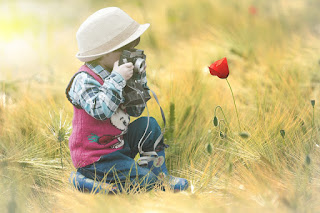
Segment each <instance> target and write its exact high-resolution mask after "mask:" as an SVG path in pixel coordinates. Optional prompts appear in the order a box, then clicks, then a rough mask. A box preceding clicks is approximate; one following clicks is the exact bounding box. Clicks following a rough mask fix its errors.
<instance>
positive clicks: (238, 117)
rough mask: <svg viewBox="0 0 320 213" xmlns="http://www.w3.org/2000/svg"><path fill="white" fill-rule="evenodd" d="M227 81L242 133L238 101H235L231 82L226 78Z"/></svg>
mask: <svg viewBox="0 0 320 213" xmlns="http://www.w3.org/2000/svg"><path fill="white" fill-rule="evenodd" d="M226 81H227V83H228V85H229V88H230V90H231V94H232V98H233V103H234V107H235V108H236V113H237V118H238V124H239V129H240V132H241V126H240V120H239V115H238V109H237V105H236V101H235V99H234V95H233V91H232V88H231V86H230V83H229V81H228V79H227V78H226Z"/></svg>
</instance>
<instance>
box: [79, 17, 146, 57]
mask: <svg viewBox="0 0 320 213" xmlns="http://www.w3.org/2000/svg"><path fill="white" fill-rule="evenodd" d="M139 26H140V25H139V24H138V23H137V22H135V21H134V22H132V23H131V24H130V25H129V26H128V27H127V28H126V29H125V30H123V31H122V32H121V33H119V34H118V35H117V36H116V37H114V38H113V39H111V40H110V41H108V42H106V43H104V44H102V45H100V46H99V47H96V48H94V49H92V50H89V51H86V52H83V53H80V54H79V55H80V56H88V55H94V54H99V53H103V52H106V51H108V50H112V49H114V48H115V47H116V46H117V45H119V44H121V42H123V41H124V40H125V39H127V38H129V37H130V36H131V35H132V34H133V33H134V32H135V31H137V29H138V28H139Z"/></svg>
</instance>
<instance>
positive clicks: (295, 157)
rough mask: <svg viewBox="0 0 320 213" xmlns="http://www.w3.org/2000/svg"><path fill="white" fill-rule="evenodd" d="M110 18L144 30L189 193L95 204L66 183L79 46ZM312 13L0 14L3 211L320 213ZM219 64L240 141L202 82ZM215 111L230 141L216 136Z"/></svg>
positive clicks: (226, 107) (142, 8)
mask: <svg viewBox="0 0 320 213" xmlns="http://www.w3.org/2000/svg"><path fill="white" fill-rule="evenodd" d="M108 6H118V7H120V8H122V9H123V10H124V11H126V12H127V13H128V14H129V15H130V16H131V17H133V18H134V19H135V20H137V21H138V22H139V23H151V27H150V28H149V29H148V31H147V32H146V33H145V34H144V35H143V36H142V37H141V43H140V44H139V46H138V48H140V49H144V50H145V53H146V54H147V66H148V70H147V76H148V85H149V87H150V88H152V89H153V90H154V91H155V92H156V93H157V95H158V97H159V101H160V103H161V105H162V107H163V108H164V111H165V114H166V117H167V120H168V125H167V129H166V135H165V140H166V141H165V143H167V144H169V145H170V148H168V149H167V150H166V153H167V161H166V162H167V166H168V168H169V170H170V173H171V174H173V175H176V176H180V177H184V178H187V179H188V180H189V182H190V184H191V186H190V187H189V189H188V191H186V192H182V193H172V192H170V191H166V192H159V191H151V192H148V193H138V194H134V193H130V194H122V195H116V196H107V195H102V194H98V195H93V194H83V193H80V192H78V191H75V190H74V189H73V188H72V187H71V185H70V184H69V182H68V177H69V174H70V172H71V171H74V170H75V169H74V167H73V165H72V163H71V159H70V154H69V150H68V136H69V135H70V132H71V121H72V114H73V109H72V105H71V104H70V103H69V102H68V100H67V99H66V97H65V94H64V91H65V88H66V85H67V84H68V82H69V80H70V78H71V76H72V75H73V74H74V73H75V72H76V71H77V70H78V68H79V67H80V66H81V64H82V63H81V62H80V61H78V60H77V59H76V58H75V54H76V52H77V44H76V39H75V33H76V31H77V29H78V27H79V25H80V24H81V23H82V22H83V21H84V20H85V19H86V18H87V17H88V16H89V15H90V14H92V13H93V12H95V11H96V10H98V9H100V8H104V7H108ZM319 9H320V2H319V1H317V0H294V1H290V0H270V1H258V0H243V1H241V3H240V1H237V0H230V1H225V0H224V1H223V0H215V1H213V0H212V1H210V0H188V1H185V0H184V1H183V0H174V1H169V0H162V1H156V0H155V1H147V0H132V1H124V0H119V1H110V0H109V1H108V0H106V1H102V0H95V1H93V0H86V1H85V0H77V1H76V0H66V1H53V0H43V1H36V0H10V1H9V0H0V11H1V13H0V17H1V18H0V26H1V28H2V30H1V32H0V47H1V48H0V53H1V57H0V62H1V71H0V211H1V212H10V213H11V212H145V213H158V212H320V199H319V197H320V126H319V124H320V116H319V113H320V107H319V106H320V99H319V98H320V72H319V70H320V55H319V52H320V40H319V36H320V22H319V20H320V13H319ZM223 57H227V59H228V63H229V69H230V75H229V77H228V81H229V82H230V84H231V86H232V89H233V92H234V96H235V101H236V104H237V107H238V112H239V120H240V123H241V130H242V131H246V132H248V133H250V137H249V138H247V139H244V138H242V137H240V136H239V126H238V119H237V115H236V111H235V108H234V102H233V99H232V95H231V92H230V89H229V87H228V84H227V82H226V80H223V79H219V78H218V77H215V76H211V75H210V74H209V69H208V66H209V65H210V64H211V63H213V62H214V61H216V60H219V59H221V58H223ZM311 100H315V105H314V107H313V106H312V104H311ZM148 106H149V110H150V114H151V115H152V116H153V117H155V118H156V119H157V120H158V122H159V124H160V125H163V123H162V119H161V114H160V112H159V109H158V106H157V104H156V102H155V101H154V100H151V101H149V102H148ZM217 106H221V108H222V110H223V113H224V114H225V117H224V116H223V113H222V112H221V110H219V109H218V110H217V114H216V115H217V117H218V119H219V120H221V119H224V120H225V121H227V123H228V125H227V124H224V123H223V122H220V124H221V131H222V133H223V134H226V135H227V137H226V138H221V137H220V131H219V127H215V126H214V125H213V118H214V113H215V108H216V107H217ZM143 115H146V112H144V114H143ZM133 119H134V118H132V120H133ZM226 130H227V131H226ZM280 130H284V132H285V134H282V135H281V133H280ZM282 133H283V131H282ZM60 145H61V147H62V162H63V168H62V167H61V159H60ZM210 149H212V151H211V150H210Z"/></svg>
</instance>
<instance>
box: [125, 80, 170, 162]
mask: <svg viewBox="0 0 320 213" xmlns="http://www.w3.org/2000/svg"><path fill="white" fill-rule="evenodd" d="M129 87H130V86H129ZM130 88H131V89H133V90H135V91H136V92H137V93H138V94H139V95H140V96H141V99H142V100H143V103H144V105H145V107H146V109H147V113H148V121H147V126H146V129H145V131H144V133H143V135H142V137H141V138H140V141H139V143H138V150H139V154H140V158H139V159H138V161H137V162H138V165H139V166H141V165H146V164H148V162H149V161H152V160H154V159H156V158H157V157H158V154H157V153H156V151H155V149H156V147H157V145H158V144H159V143H160V141H161V139H162V138H163V135H164V132H165V127H166V118H165V115H164V112H163V109H162V107H161V106H160V103H159V100H158V97H157V95H156V94H155V92H154V91H153V90H151V89H150V91H151V92H152V94H153V97H154V99H155V100H156V102H157V104H158V105H159V107H160V112H161V116H162V120H163V123H164V127H163V130H162V131H161V134H160V135H159V137H158V138H157V139H156V141H155V142H154V146H153V150H154V151H148V152H145V151H143V150H142V146H143V144H144V143H145V142H146V140H147V139H148V137H149V136H150V134H151V133H152V132H150V133H149V134H148V135H147V136H146V137H145V135H146V133H147V130H148V127H149V121H150V115H149V109H148V106H147V103H146V101H145V100H144V97H143V94H142V93H141V91H140V90H138V89H136V88H134V87H130ZM143 138H144V140H143Z"/></svg>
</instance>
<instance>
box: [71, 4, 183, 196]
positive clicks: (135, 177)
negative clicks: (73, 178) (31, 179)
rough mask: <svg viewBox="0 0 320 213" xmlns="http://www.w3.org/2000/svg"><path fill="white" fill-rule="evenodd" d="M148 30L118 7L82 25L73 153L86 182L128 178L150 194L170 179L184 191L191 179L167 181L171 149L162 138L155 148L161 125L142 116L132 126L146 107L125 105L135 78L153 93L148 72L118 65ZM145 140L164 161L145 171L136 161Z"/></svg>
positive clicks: (75, 80)
mask: <svg viewBox="0 0 320 213" xmlns="http://www.w3.org/2000/svg"><path fill="white" fill-rule="evenodd" d="M148 27H149V24H143V25H140V24H138V23H137V22H135V21H134V20H133V19H132V18H131V17H129V16H128V15H127V14H126V13H125V12H124V11H122V10H121V9H119V8H116V7H110V8H104V9H101V10H99V11H97V12H95V13H94V14H92V15H91V16H89V17H88V18H87V20H85V21H84V22H83V23H82V25H81V26H80V28H79V30H78V32H77V35H76V37H77V41H78V47H79V52H78V53H77V55H76V57H77V58H78V59H79V60H80V61H83V62H85V64H84V65H83V66H81V67H80V69H79V71H78V72H77V73H76V74H75V75H74V76H73V78H72V79H71V81H70V83H69V85H68V87H67V89H66V95H67V98H68V100H69V101H70V102H71V103H72V104H73V106H74V117H73V121H72V125H73V130H72V134H71V136H70V139H69V148H70V154H71V158H72V162H73V164H74V166H75V167H76V168H77V172H78V173H81V174H82V175H84V176H85V177H86V178H91V179H96V180H100V181H101V180H103V181H106V182H107V183H114V182H116V181H120V182H124V181H125V180H126V178H127V177H129V178H130V179H131V181H132V183H136V184H139V185H140V186H141V187H145V188H146V189H147V190H150V189H152V188H153V187H154V185H155V183H156V182H157V180H158V178H157V177H160V176H167V177H168V178H169V180H170V187H171V188H172V189H175V190H184V189H186V188H187V187H188V182H187V180H186V179H183V178H176V177H173V176H168V171H167V169H166V166H165V163H164V157H165V156H164V148H165V147H167V145H165V144H164V143H163V139H161V141H160V142H159V144H158V145H157V147H156V150H154V147H153V145H154V143H155V141H156V140H157V138H158V137H159V136H160V134H161V129H160V127H159V125H158V123H157V121H156V120H155V119H154V118H150V120H149V125H148V122H147V121H148V118H147V117H140V118H138V119H136V120H135V121H134V122H132V123H130V124H129V121H130V116H134V117H138V116H140V115H141V114H142V112H143V110H144V108H145V106H144V104H142V105H135V106H130V107H124V106H123V103H124V101H125V100H124V98H123V95H122V91H123V89H124V87H125V86H126V82H127V81H128V80H129V79H130V78H134V79H135V80H136V81H138V82H140V83H142V85H143V87H144V88H145V89H149V88H148V86H147V78H146V72H145V70H144V72H142V73H141V74H136V73H135V74H134V73H133V68H134V66H133V64H132V63H131V62H130V63H125V64H122V65H120V66H119V64H118V60H119V58H120V55H121V53H122V51H123V50H128V49H131V48H134V47H135V46H137V45H138V44H139V41H140V36H141V35H142V34H143V32H144V31H145V30H147V28H148ZM147 125H148V129H147V130H146V127H147ZM145 130H146V131H147V132H146V134H144V133H145ZM144 135H145V137H144V138H143V139H146V141H145V143H144V144H143V146H142V150H143V151H145V152H148V151H156V152H157V155H158V156H159V157H158V158H156V160H157V161H156V160H155V162H153V161H149V162H148V165H146V166H144V167H143V166H138V165H136V164H135V161H134V159H133V158H134V157H135V156H136V154H137V153H138V152H139V150H138V143H139V141H140V138H141V137H142V136H144ZM161 159H162V162H161ZM159 162H160V164H159ZM161 163H162V165H161ZM154 165H155V166H154ZM115 172H116V173H115ZM115 175H116V176H115Z"/></svg>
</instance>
